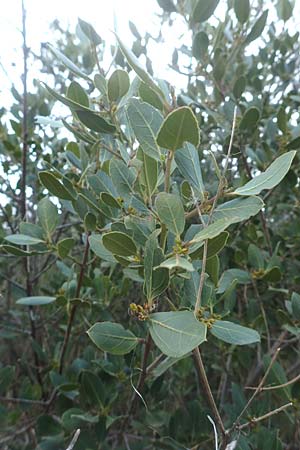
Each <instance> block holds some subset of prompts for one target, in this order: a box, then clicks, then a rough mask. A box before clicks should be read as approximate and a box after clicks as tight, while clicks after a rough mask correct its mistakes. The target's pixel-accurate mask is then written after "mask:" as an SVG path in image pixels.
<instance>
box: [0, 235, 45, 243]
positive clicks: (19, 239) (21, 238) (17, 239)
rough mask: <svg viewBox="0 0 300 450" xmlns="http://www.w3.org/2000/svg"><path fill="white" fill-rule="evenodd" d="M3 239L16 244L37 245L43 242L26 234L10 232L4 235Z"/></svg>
mask: <svg viewBox="0 0 300 450" xmlns="http://www.w3.org/2000/svg"><path fill="white" fill-rule="evenodd" d="M5 240H6V241H8V242H11V243H12V244H16V245H37V244H41V243H45V242H44V241H43V240H42V239H38V238H36V237H32V236H27V235H26V234H11V235H9V236H6V237H5Z"/></svg>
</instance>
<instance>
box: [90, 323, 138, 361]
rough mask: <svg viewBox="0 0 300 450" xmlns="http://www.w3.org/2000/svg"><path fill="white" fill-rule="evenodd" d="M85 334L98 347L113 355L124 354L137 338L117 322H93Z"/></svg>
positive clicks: (134, 343) (131, 347)
mask: <svg viewBox="0 0 300 450" xmlns="http://www.w3.org/2000/svg"><path fill="white" fill-rule="evenodd" d="M87 334H88V335H89V338H90V339H91V340H92V341H93V342H94V344H96V346H97V347H98V348H100V349H101V350H102V351H104V352H108V353H112V354H113V355H126V353H129V352H131V350H133V349H134V348H135V346H136V345H137V343H138V338H137V337H136V336H135V335H134V334H133V333H132V332H131V331H129V330H125V328H123V327H122V325H120V324H119V323H112V322H100V323H95V324H94V325H93V326H92V327H91V328H90V329H89V330H88V331H87Z"/></svg>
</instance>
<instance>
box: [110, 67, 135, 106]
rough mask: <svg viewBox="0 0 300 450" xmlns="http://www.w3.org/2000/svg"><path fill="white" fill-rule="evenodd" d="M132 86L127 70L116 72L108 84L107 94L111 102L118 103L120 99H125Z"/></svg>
mask: <svg viewBox="0 0 300 450" xmlns="http://www.w3.org/2000/svg"><path fill="white" fill-rule="evenodd" d="M129 86H130V81H129V75H128V73H127V72H125V70H121V69H117V70H115V71H114V72H113V73H112V74H111V76H110V78H109V80H108V82H107V93H108V98H109V100H110V101H111V102H117V101H118V100H120V98H122V97H124V95H125V94H126V93H127V91H128V89H129Z"/></svg>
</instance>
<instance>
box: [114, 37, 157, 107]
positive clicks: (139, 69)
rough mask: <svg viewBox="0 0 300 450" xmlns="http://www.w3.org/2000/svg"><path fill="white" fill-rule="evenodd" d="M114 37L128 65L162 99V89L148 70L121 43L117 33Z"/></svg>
mask: <svg viewBox="0 0 300 450" xmlns="http://www.w3.org/2000/svg"><path fill="white" fill-rule="evenodd" d="M116 38H117V41H118V44H119V47H120V49H121V51H122V53H123V55H124V56H125V58H126V59H127V61H128V64H129V65H130V67H131V68H132V69H133V70H134V71H135V73H136V74H137V76H138V77H139V78H140V79H141V80H142V81H143V82H144V83H146V84H147V85H148V86H150V87H151V88H152V89H153V90H154V91H155V92H156V93H157V94H158V95H159V97H160V98H162V99H163V98H164V95H163V93H162V91H161V90H160V88H159V87H158V86H157V85H156V84H155V82H154V80H153V79H152V77H151V76H150V75H149V74H148V72H147V71H146V70H145V69H144V68H143V66H142V65H141V63H140V61H139V60H138V59H137V57H136V56H135V54H134V53H133V52H132V51H131V50H130V49H129V48H128V47H126V45H124V44H123V42H122V41H121V39H120V38H119V37H118V36H117V35H116Z"/></svg>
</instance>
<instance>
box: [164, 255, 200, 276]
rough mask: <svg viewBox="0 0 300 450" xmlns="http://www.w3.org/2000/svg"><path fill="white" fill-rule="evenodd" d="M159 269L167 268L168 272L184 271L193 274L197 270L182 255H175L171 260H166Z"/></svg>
mask: <svg viewBox="0 0 300 450" xmlns="http://www.w3.org/2000/svg"><path fill="white" fill-rule="evenodd" d="M159 267H165V268H166V269H168V270H172V269H182V270H186V271H187V272H193V271H194V270H195V268H194V266H193V264H192V263H190V262H189V261H188V260H187V259H186V258H184V257H183V256H180V255H174V256H172V257H171V258H168V259H166V260H165V261H163V262H162V263H161V264H160V265H159Z"/></svg>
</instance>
